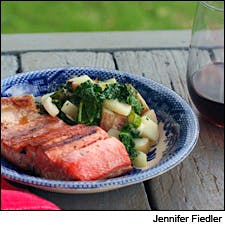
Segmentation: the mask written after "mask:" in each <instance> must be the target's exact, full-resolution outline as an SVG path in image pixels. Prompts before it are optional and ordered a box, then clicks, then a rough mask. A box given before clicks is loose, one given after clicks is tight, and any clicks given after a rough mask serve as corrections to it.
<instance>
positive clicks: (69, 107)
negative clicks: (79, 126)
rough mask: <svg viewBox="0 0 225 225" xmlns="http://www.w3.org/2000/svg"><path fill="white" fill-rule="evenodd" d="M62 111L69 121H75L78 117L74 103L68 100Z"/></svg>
mask: <svg viewBox="0 0 225 225" xmlns="http://www.w3.org/2000/svg"><path fill="white" fill-rule="evenodd" d="M61 111H62V112H64V113H65V114H66V116H67V117H68V118H69V119H72V120H75V118H76V116H77V111H78V108H77V106H76V105H74V104H73V103H72V102H70V101H68V100H67V101H66V102H65V103H64V104H63V106H62V108H61Z"/></svg>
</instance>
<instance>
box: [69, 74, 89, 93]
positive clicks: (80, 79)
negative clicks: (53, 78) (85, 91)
mask: <svg viewBox="0 0 225 225" xmlns="http://www.w3.org/2000/svg"><path fill="white" fill-rule="evenodd" d="M88 80H90V81H91V82H93V80H92V79H91V78H90V77H89V76H88V75H83V76H80V77H73V78H71V79H69V80H68V81H67V82H72V90H73V91H75V90H76V88H77V87H78V86H79V85H80V84H81V83H84V82H86V81H88Z"/></svg>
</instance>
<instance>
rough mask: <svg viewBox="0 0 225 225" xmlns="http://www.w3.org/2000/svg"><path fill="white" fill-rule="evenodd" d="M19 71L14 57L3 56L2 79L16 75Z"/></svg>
mask: <svg viewBox="0 0 225 225" xmlns="http://www.w3.org/2000/svg"><path fill="white" fill-rule="evenodd" d="M17 70H18V62H17V58H16V56H14V55H1V79H4V78H5V77H7V76H12V75H14V74H16V71H17Z"/></svg>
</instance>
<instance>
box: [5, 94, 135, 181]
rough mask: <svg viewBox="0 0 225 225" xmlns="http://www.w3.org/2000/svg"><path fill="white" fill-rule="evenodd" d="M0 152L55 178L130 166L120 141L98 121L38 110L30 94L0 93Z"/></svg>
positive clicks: (109, 173)
mask: <svg viewBox="0 0 225 225" xmlns="http://www.w3.org/2000/svg"><path fill="white" fill-rule="evenodd" d="M1 154H2V156H4V157H5V158H6V159H7V160H8V161H10V162H11V163H13V164H14V165H16V166H18V167H19V168H21V169H24V170H27V171H33V172H34V173H35V174H36V175H39V176H41V177H45V178H48V179H54V180H81V181H88V180H98V179H105V178H109V177H115V176H119V175H121V174H123V173H125V172H127V171H129V170H131V169H132V167H131V161H130V158H129V156H128V153H127V151H126V149H125V146H124V145H123V144H122V143H121V142H120V141H119V140H117V139H116V138H109V137H108V134H107V133H106V132H105V131H104V130H103V129H101V128H100V127H98V126H86V125H84V124H78V125H74V126H70V125H68V124H66V123H64V122H63V121H62V120H60V119H58V118H57V117H51V116H49V115H47V114H39V113H38V111H37V108H36V105H35V101H34V98H33V96H31V95H24V96H17V97H9V98H5V97H2V98H1Z"/></svg>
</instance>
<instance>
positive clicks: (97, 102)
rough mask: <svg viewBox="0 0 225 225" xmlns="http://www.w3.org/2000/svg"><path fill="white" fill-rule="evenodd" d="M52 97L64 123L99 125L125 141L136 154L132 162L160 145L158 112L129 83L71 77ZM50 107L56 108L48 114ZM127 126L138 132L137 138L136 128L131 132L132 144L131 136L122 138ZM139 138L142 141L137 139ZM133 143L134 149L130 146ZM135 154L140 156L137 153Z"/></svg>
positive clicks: (132, 156) (112, 79)
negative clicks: (66, 107) (67, 108)
mask: <svg viewBox="0 0 225 225" xmlns="http://www.w3.org/2000/svg"><path fill="white" fill-rule="evenodd" d="M47 96H48V97H49V94H47ZM50 97H51V99H52V101H51V103H52V104H55V106H57V108H58V110H59V113H58V114H57V116H58V117H59V118H61V119H62V120H64V122H66V123H69V124H72V125H73V124H80V123H82V124H86V125H97V126H100V127H101V128H102V129H104V130H105V131H109V134H110V135H111V136H114V137H116V138H118V139H119V140H120V141H122V142H123V144H124V145H125V146H126V149H127V151H128V153H129V155H130V153H131V152H132V154H131V155H130V158H131V160H132V163H133V162H134V158H135V157H137V156H138V155H139V154H140V152H143V153H145V154H147V153H148V152H149V150H150V148H151V146H153V145H155V144H157V141H158V139H159V129H158V120H157V116H156V114H155V111H154V109H150V108H149V106H148V105H147V103H146V102H145V100H144V98H143V97H142V96H141V94H140V93H139V92H138V91H137V90H136V89H135V88H134V87H133V86H132V85H131V84H129V83H118V82H117V80H116V79H115V78H111V79H109V80H106V81H99V80H98V79H95V80H93V79H91V78H90V77H89V76H88V75H83V76H80V77H72V78H70V79H69V80H67V81H66V83H65V84H64V85H63V86H62V87H61V88H59V89H58V90H56V91H55V92H53V93H52V94H51V95H50ZM42 98H45V96H44V97H42ZM65 104H66V105H68V107H69V108H70V110H69V113H67V112H65V109H64V108H65V107H64V105H65ZM43 106H44V108H45V105H43ZM49 108H52V106H51V105H50V106H49V107H47V108H45V110H46V111H47V112H48V111H49ZM49 114H53V115H55V114H56V110H54V109H52V111H51V112H50V113H49ZM127 125H129V126H130V127H132V129H133V130H135V132H136V133H138V134H137V135H136V136H133V135H132V132H131V130H132V129H130V130H127V131H126V133H129V135H130V136H129V139H130V141H127V136H126V138H125V137H124V133H122V134H121V135H118V133H121V132H122V130H124V129H123V128H124V127H126V126H127ZM125 129H126V128H125ZM115 130H117V131H116V133H115V132H114V131H115ZM112 131H113V132H112ZM130 132H131V133H130ZM135 138H136V139H137V138H138V139H140V140H134V139H135ZM142 139H143V140H142ZM134 141H136V143H134ZM130 142H132V144H131V146H132V147H131V146H129V145H128V143H130ZM135 145H136V146H135ZM133 146H134V147H133ZM129 149H132V151H131V150H129ZM134 152H136V153H135V154H133V153H134ZM146 160H147V159H146ZM146 162H147V161H146ZM134 164H135V163H133V166H134Z"/></svg>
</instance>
